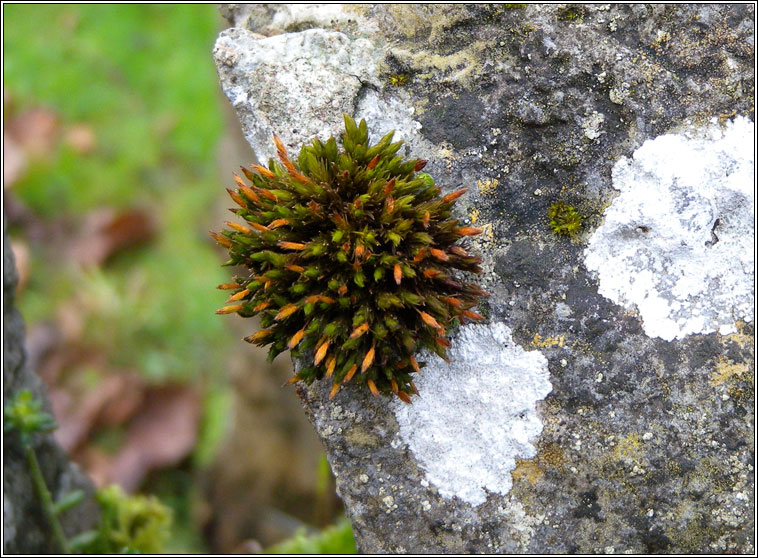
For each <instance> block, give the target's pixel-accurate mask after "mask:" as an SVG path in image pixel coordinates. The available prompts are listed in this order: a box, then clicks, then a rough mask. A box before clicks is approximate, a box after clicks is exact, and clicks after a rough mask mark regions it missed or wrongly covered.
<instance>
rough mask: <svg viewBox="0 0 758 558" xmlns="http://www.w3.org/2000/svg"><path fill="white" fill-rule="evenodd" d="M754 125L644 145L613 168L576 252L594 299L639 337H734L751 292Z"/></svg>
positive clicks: (742, 123) (745, 122) (748, 310)
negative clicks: (583, 245) (633, 317)
mask: <svg viewBox="0 0 758 558" xmlns="http://www.w3.org/2000/svg"><path fill="white" fill-rule="evenodd" d="M754 137H755V132H754V125H753V123H752V122H751V121H750V120H749V119H748V118H744V117H740V118H737V119H736V120H734V121H733V122H728V123H726V125H725V126H720V125H719V124H718V123H717V122H716V121H715V120H714V121H713V122H712V123H711V125H710V126H708V127H707V128H705V129H701V130H693V129H690V130H687V131H684V132H681V133H678V134H668V135H664V136H660V137H658V138H655V139H653V140H649V141H646V142H645V143H644V144H643V145H642V147H640V148H639V149H638V150H637V151H635V152H634V155H633V157H632V159H627V158H622V159H621V160H620V161H619V162H618V163H617V164H616V165H615V166H614V168H613V187H614V188H616V189H617V190H620V191H621V194H620V195H619V196H618V197H617V198H616V199H615V200H614V201H613V203H612V204H611V206H610V207H609V208H608V209H607V210H606V212H605V222H604V223H603V225H602V226H601V227H600V228H598V229H597V231H595V233H594V234H593V236H592V238H591V239H590V241H589V245H588V247H587V249H586V250H585V263H586V265H587V268H588V269H589V270H590V271H592V272H595V273H596V274H597V278H598V284H599V287H598V290H599V292H600V294H602V295H603V296H605V297H607V298H609V299H611V300H613V301H614V302H616V303H617V304H620V305H622V306H624V307H625V308H627V309H629V310H634V309H637V310H638V311H639V314H640V317H641V318H642V322H643V328H644V330H645V333H646V334H647V335H649V336H651V337H660V338H662V339H666V340H669V341H670V340H673V339H678V338H682V337H685V336H687V335H690V334H694V333H711V332H714V331H718V332H720V333H721V334H728V333H732V332H734V331H735V323H736V322H737V320H739V319H743V320H746V321H751V320H752V315H753V305H754V300H755V291H754V288H753V267H754V261H755V258H754V251H755V241H754V218H755V208H754V205H755V193H754V190H753V185H754V184H753V182H754V179H753V167H754V162H753V142H754Z"/></svg>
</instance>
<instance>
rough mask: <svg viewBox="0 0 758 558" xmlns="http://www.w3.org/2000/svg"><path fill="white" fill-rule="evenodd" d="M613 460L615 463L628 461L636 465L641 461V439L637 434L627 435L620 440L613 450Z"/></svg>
mask: <svg viewBox="0 0 758 558" xmlns="http://www.w3.org/2000/svg"><path fill="white" fill-rule="evenodd" d="M612 456H613V458H614V459H615V460H616V461H623V460H625V459H629V460H631V461H633V462H635V463H637V464H639V463H640V462H641V461H642V457H643V455H642V438H641V437H640V435H639V434H636V433H634V434H629V435H627V436H624V437H623V438H621V439H620V440H619V441H618V443H617V444H616V447H615V448H613V453H612Z"/></svg>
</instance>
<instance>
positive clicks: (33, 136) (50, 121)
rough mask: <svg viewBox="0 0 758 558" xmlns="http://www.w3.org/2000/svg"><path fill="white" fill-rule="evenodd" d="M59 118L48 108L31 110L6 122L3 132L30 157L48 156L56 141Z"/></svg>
mask: <svg viewBox="0 0 758 558" xmlns="http://www.w3.org/2000/svg"><path fill="white" fill-rule="evenodd" d="M59 128H60V118H59V117H58V114H57V113H56V112H54V111H53V110H51V109H48V108H33V109H29V110H26V111H24V112H22V113H21V114H18V115H17V116H14V117H13V118H12V119H11V120H10V121H8V122H6V125H5V130H4V131H5V132H7V133H8V134H9V135H10V136H11V137H12V138H13V140H14V141H15V142H16V143H17V144H18V145H19V146H20V147H21V148H22V149H23V150H24V151H25V152H26V154H27V155H29V156H30V157H33V158H35V157H46V156H48V155H49V154H50V153H51V152H52V150H53V148H54V147H55V144H56V142H57V140H58V133H59Z"/></svg>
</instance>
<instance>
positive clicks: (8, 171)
mask: <svg viewBox="0 0 758 558" xmlns="http://www.w3.org/2000/svg"><path fill="white" fill-rule="evenodd" d="M26 167H27V160H26V153H25V152H24V149H23V148H22V147H21V146H20V145H19V144H18V142H17V141H16V140H14V139H13V137H12V136H10V135H9V134H6V133H5V131H3V188H10V187H11V186H13V185H14V184H15V183H16V182H17V181H18V180H19V179H20V178H21V177H22V176H24V173H25V172H26Z"/></svg>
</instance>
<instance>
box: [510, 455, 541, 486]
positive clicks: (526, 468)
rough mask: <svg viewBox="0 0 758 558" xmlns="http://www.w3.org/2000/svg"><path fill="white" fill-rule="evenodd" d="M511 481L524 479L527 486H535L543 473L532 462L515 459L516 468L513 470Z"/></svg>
mask: <svg viewBox="0 0 758 558" xmlns="http://www.w3.org/2000/svg"><path fill="white" fill-rule="evenodd" d="M511 474H512V475H513V480H518V479H521V478H523V479H526V480H528V481H529V484H531V485H535V484H537V482H538V481H539V480H540V479H541V478H542V477H543V476H544V474H545V471H543V470H542V468H541V467H540V466H539V465H537V463H535V462H534V461H533V460H531V459H530V460H525V459H516V468H515V469H514V470H513V473H511Z"/></svg>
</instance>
